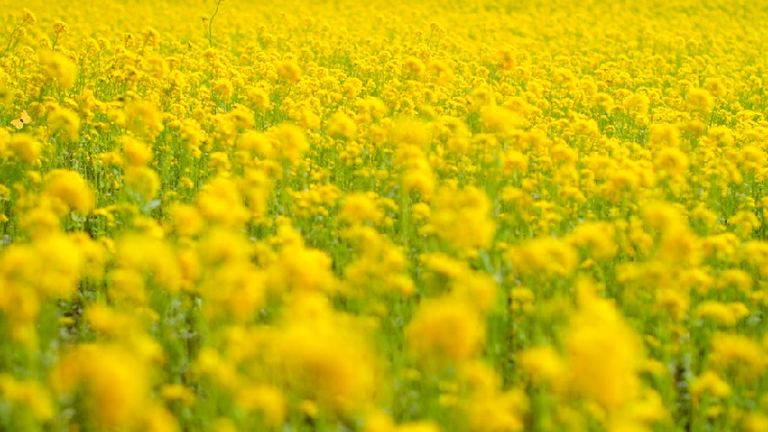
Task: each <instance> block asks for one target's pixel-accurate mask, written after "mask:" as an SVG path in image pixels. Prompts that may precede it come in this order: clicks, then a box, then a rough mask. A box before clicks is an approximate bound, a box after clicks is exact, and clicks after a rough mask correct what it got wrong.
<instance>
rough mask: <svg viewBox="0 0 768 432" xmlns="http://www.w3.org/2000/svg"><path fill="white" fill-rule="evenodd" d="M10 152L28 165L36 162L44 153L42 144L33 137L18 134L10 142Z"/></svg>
mask: <svg viewBox="0 0 768 432" xmlns="http://www.w3.org/2000/svg"><path fill="white" fill-rule="evenodd" d="M7 146H8V150H10V151H11V152H12V153H13V154H14V155H15V156H16V157H17V158H19V159H21V160H22V161H24V162H26V163H33V162H35V161H36V160H37V159H38V158H39V157H40V154H41V152H42V147H43V146H42V144H41V143H40V141H38V140H36V139H35V138H34V137H32V136H31V135H27V134H24V133H17V134H14V135H11V138H10V139H9V140H8V144H7Z"/></svg>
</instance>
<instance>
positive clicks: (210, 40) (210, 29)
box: [208, 0, 222, 46]
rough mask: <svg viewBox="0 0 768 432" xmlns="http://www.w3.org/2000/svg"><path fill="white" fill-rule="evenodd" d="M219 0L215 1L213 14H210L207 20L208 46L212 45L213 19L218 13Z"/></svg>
mask: <svg viewBox="0 0 768 432" xmlns="http://www.w3.org/2000/svg"><path fill="white" fill-rule="evenodd" d="M221 1H222V0H218V1H217V2H216V10H215V11H213V15H211V18H210V19H209V20H208V46H213V19H214V18H216V15H217V14H218V13H219V6H221Z"/></svg>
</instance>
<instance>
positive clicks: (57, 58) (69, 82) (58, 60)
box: [40, 52, 77, 89]
mask: <svg viewBox="0 0 768 432" xmlns="http://www.w3.org/2000/svg"><path fill="white" fill-rule="evenodd" d="M40 65H41V66H42V67H43V71H44V72H45V73H46V75H48V77H49V78H52V79H53V80H54V81H56V82H57V83H58V84H59V86H61V87H62V88H65V89H69V88H70V87H72V86H73V85H74V84H75V79H76V78H77V65H75V63H74V62H73V61H72V60H70V59H69V58H68V57H66V56H64V55H62V54H60V53H57V52H45V53H42V54H40Z"/></svg>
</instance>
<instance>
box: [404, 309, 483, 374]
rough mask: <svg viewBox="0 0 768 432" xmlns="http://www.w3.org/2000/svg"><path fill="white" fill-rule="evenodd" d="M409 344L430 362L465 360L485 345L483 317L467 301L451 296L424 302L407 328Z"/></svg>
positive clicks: (423, 359)
mask: <svg viewBox="0 0 768 432" xmlns="http://www.w3.org/2000/svg"><path fill="white" fill-rule="evenodd" d="M406 336H407V339H408V344H409V346H410V348H411V350H412V351H413V352H414V354H416V355H417V357H418V358H419V359H420V360H422V361H425V362H427V363H434V362H437V363H438V364H439V363H441V362H444V361H446V360H447V361H449V362H453V363H461V362H463V361H466V360H469V359H471V358H472V357H473V356H474V355H476V354H477V353H478V352H479V351H480V349H481V348H482V347H483V345H484V341H485V326H484V324H483V320H482V318H481V317H480V316H479V315H478V314H477V312H476V311H475V310H474V308H472V307H471V306H470V305H468V304H467V303H466V302H464V301H461V300H458V299H455V298H451V297H445V298H439V299H432V300H426V301H424V302H423V303H422V304H421V305H420V306H419V309H418V310H417V311H416V314H415V315H414V317H413V319H412V320H411V322H410V324H408V327H407V329H406Z"/></svg>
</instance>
